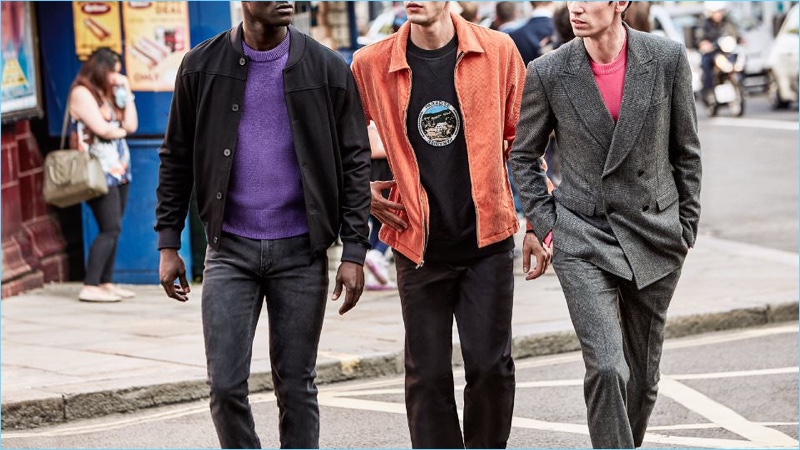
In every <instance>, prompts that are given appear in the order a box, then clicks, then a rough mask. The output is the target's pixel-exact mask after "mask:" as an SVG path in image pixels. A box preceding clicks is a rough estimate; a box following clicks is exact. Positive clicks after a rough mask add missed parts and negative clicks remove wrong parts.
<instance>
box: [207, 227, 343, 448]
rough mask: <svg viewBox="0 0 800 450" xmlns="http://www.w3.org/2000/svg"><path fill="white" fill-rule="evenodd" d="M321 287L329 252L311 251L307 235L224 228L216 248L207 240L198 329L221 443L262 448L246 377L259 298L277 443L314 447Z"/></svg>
mask: <svg viewBox="0 0 800 450" xmlns="http://www.w3.org/2000/svg"><path fill="white" fill-rule="evenodd" d="M327 291H328V260H327V257H326V256H325V255H316V256H314V257H312V255H311V246H310V243H309V239H308V235H304V236H300V237H294V238H289V239H279V240H268V241H258V240H252V239H246V238H243V237H239V236H234V235H231V234H227V233H223V236H222V242H221V243H220V250H218V251H215V250H213V249H212V248H210V247H209V248H208V250H207V253H206V262H205V270H204V272H203V300H202V302H203V333H204V335H205V345H206V359H207V364H208V384H209V386H210V387H211V416H212V418H213V420H214V425H215V426H216V429H217V435H218V436H219V441H220V445H221V446H222V448H261V443H260V441H259V439H258V436H257V434H256V431H255V425H254V423H253V414H252V412H251V410H250V404H249V402H248V400H247V396H248V386H247V379H248V378H249V376H250V361H251V359H252V350H253V337H254V336H255V332H256V325H257V324H258V318H259V315H260V313H261V307H262V305H263V304H264V299H265V298H266V305H267V316H268V320H269V347H270V348H269V356H270V363H271V365H272V379H273V382H274V385H275V395H276V397H277V400H278V408H279V410H280V425H279V427H280V439H281V447H282V448H316V447H319V406H318V404H317V387H316V385H315V384H314V378H315V377H316V371H315V369H314V367H315V366H316V360H317V346H318V344H319V336H320V331H321V330H322V319H323V317H324V314H325V302H326V300H325V298H326V295H327Z"/></svg>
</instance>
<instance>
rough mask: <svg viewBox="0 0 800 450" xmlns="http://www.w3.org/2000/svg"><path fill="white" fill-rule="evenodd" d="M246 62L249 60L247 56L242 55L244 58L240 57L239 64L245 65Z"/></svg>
mask: <svg viewBox="0 0 800 450" xmlns="http://www.w3.org/2000/svg"><path fill="white" fill-rule="evenodd" d="M245 64H247V60H246V59H245V58H243V57H242V58H239V65H240V66H243V65H245Z"/></svg>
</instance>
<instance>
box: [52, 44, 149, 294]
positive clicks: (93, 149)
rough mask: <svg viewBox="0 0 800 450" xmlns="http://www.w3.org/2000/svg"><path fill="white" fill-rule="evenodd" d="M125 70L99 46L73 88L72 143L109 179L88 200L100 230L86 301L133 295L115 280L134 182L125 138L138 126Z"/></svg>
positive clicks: (88, 267) (90, 265)
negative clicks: (105, 187) (103, 190)
mask: <svg viewBox="0 0 800 450" xmlns="http://www.w3.org/2000/svg"><path fill="white" fill-rule="evenodd" d="M121 70H122V62H121V59H120V56H119V55H118V54H116V53H114V52H113V51H112V50H109V49H108V48H100V49H98V50H96V51H95V52H94V53H92V55H91V56H90V57H89V59H88V60H86V62H85V63H83V66H81V69H80V71H79V72H78V75H77V76H76V77H75V81H73V82H72V87H71V88H70V92H69V103H68V108H69V115H70V117H71V118H72V120H71V121H70V141H71V142H70V148H77V149H79V150H81V151H87V152H89V153H91V154H92V155H94V156H95V157H96V158H97V159H98V160H99V161H100V165H101V166H102V168H103V172H104V173H105V176H106V182H107V183H108V193H107V194H105V195H102V196H100V197H97V198H94V199H92V200H89V201H88V202H87V203H88V205H89V208H91V210H92V214H93V215H94V218H95V220H96V221H97V227H98V229H99V233H98V234H97V237H96V238H95V240H94V242H92V245H91V247H90V248H89V256H88V260H87V262H86V278H85V279H84V285H83V288H82V289H81V291H80V293H79V294H78V299H79V300H82V301H86V302H118V301H120V300H122V299H123V298H131V297H133V296H134V295H135V294H134V293H133V292H131V291H129V290H127V289H122V288H120V287H119V286H116V285H115V284H114V283H112V279H113V275H114V262H115V261H116V257H117V243H118V242H119V234H120V232H121V231H122V215H123V214H124V213H125V205H126V203H127V200H128V188H129V186H130V182H131V155H130V150H129V149H128V144H127V142H126V141H125V137H126V136H127V135H128V134H130V133H134V132H135V131H136V129H137V128H138V127H139V116H138V114H137V111H136V103H135V101H134V95H133V93H132V92H131V88H130V84H129V83H128V78H127V77H126V76H125V75H123V74H122V73H121Z"/></svg>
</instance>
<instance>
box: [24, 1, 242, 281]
mask: <svg viewBox="0 0 800 450" xmlns="http://www.w3.org/2000/svg"><path fill="white" fill-rule="evenodd" d="M34 5H35V6H36V10H37V13H38V19H39V38H40V45H41V71H42V85H43V87H44V92H45V97H46V113H47V122H48V132H49V134H50V135H51V136H60V134H61V126H62V120H63V117H64V109H65V107H66V100H67V94H68V92H69V87H70V85H71V84H72V80H73V79H74V78H75V75H76V74H77V73H78V70H79V69H80V67H81V64H82V63H81V61H79V60H78V57H77V56H76V55H75V37H74V30H73V15H72V3H71V2H34ZM230 26H231V16H230V3H228V2H189V27H190V30H189V34H190V39H191V45H192V46H195V45H197V44H199V43H200V42H203V41H204V40H206V39H208V38H211V37H213V36H215V35H217V34H219V33H221V32H223V31H225V30H227V29H228V28H230ZM123 32H124V30H123ZM124 49H125V48H124V36H123V52H124ZM123 64H124V58H123ZM123 72H124V67H123ZM171 101H172V92H140V91H136V106H137V109H138V111H139V129H138V130H137V132H136V133H135V134H134V135H131V136H129V138H128V145H129V146H130V149H131V170H132V171H133V182H132V184H131V187H130V192H129V196H128V205H127V209H126V211H125V215H124V217H123V221H122V234H121V235H120V240H119V246H118V249H117V260H116V267H115V273H114V281H116V282H120V283H142V284H157V283H158V282H159V280H158V262H159V254H158V251H157V249H156V244H157V236H156V233H155V231H154V230H153V225H154V224H155V208H156V186H157V184H158V166H159V160H158V148H159V146H160V145H161V139H162V138H163V134H164V130H165V129H166V126H167V120H168V116H169V105H170V102H171ZM82 228H83V238H84V255H86V254H87V253H88V248H89V244H91V243H92V241H93V240H94V238H95V236H96V235H97V224H96V223H95V221H94V217H93V216H92V212H91V210H90V209H89V207H88V206H86V205H85V204H84V205H83V207H82ZM189 236H190V233H189V221H188V220H187V225H186V228H185V230H184V233H183V235H182V248H181V256H182V257H183V259H184V261H185V262H186V268H187V273H188V274H189V275H190V277H191V270H192V269H191V266H192V257H191V243H190V238H189Z"/></svg>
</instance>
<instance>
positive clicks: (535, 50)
mask: <svg viewBox="0 0 800 450" xmlns="http://www.w3.org/2000/svg"><path fill="white" fill-rule="evenodd" d="M531 5H532V6H533V12H532V13H531V18H530V20H528V21H527V22H525V24H524V25H522V26H521V27H519V28H517V29H515V30H513V31H511V32H510V33H509V36H511V39H513V40H514V44H516V45H517V50H519V54H520V56H522V61H523V62H524V63H525V66H527V65H528V63H530V62H531V61H533V60H534V59H536V58H538V57H540V56H542V54H543V53H544V51H543V49H545V48H548V47H552V41H553V33H554V29H553V11H555V4H554V3H553V2H531Z"/></svg>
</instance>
